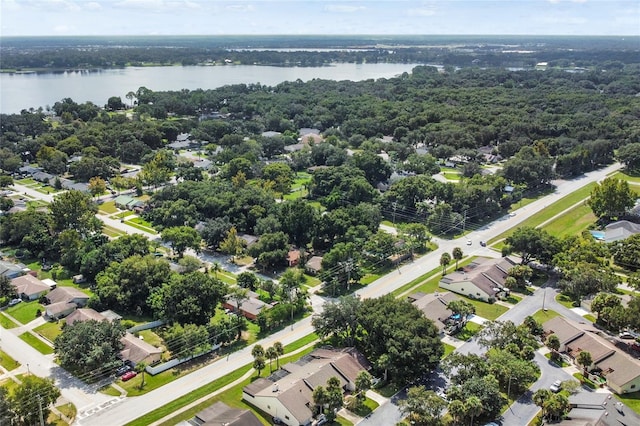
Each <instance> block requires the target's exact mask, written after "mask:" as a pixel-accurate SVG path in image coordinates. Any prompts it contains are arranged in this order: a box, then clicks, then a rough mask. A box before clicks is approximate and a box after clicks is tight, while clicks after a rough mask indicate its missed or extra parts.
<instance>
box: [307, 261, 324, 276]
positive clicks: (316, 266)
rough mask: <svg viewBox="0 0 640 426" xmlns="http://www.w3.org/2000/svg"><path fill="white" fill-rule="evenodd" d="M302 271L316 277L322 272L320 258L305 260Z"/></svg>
mask: <svg viewBox="0 0 640 426" xmlns="http://www.w3.org/2000/svg"><path fill="white" fill-rule="evenodd" d="M304 269H305V270H306V271H307V272H308V273H309V274H311V275H318V274H319V273H320V271H321V270H322V256H313V257H312V258H311V259H309V260H307V263H305V265H304Z"/></svg>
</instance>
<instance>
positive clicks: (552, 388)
mask: <svg viewBox="0 0 640 426" xmlns="http://www.w3.org/2000/svg"><path fill="white" fill-rule="evenodd" d="M560 389H562V382H561V381H560V380H556V381H555V382H553V383H552V384H551V386H549V390H550V391H551V392H553V393H558V392H560Z"/></svg>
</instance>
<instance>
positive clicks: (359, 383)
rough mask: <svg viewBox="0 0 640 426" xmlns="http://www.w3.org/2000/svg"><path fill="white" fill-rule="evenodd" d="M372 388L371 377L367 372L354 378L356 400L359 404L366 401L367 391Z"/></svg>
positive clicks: (362, 372)
mask: <svg viewBox="0 0 640 426" xmlns="http://www.w3.org/2000/svg"><path fill="white" fill-rule="evenodd" d="M371 386H373V377H372V376H371V374H369V372H368V371H361V372H359V373H358V375H357V376H356V392H357V395H356V398H357V399H358V401H360V402H361V403H362V402H364V400H365V399H367V391H368V390H369V389H371Z"/></svg>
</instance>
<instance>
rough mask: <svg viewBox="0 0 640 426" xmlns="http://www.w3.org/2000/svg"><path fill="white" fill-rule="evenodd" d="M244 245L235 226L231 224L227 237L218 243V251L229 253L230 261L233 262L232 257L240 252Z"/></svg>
mask: <svg viewBox="0 0 640 426" xmlns="http://www.w3.org/2000/svg"><path fill="white" fill-rule="evenodd" d="M244 246H245V243H244V240H243V239H242V238H240V237H239V236H238V231H237V230H236V227H235V226H232V227H231V229H229V232H228V233H227V237H226V238H225V239H224V240H223V241H222V242H221V243H220V251H221V252H222V253H225V254H229V255H231V262H233V261H234V258H235V257H236V256H238V255H239V254H240V253H242V250H243V249H244Z"/></svg>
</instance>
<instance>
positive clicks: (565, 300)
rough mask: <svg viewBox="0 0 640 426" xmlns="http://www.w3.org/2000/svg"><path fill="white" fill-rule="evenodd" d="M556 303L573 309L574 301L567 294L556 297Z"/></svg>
mask: <svg viewBox="0 0 640 426" xmlns="http://www.w3.org/2000/svg"><path fill="white" fill-rule="evenodd" d="M556 302H558V303H559V304H561V305H562V306H564V307H565V308H567V309H571V308H573V301H572V300H571V298H570V297H569V296H567V295H566V294H559V295H557V296H556Z"/></svg>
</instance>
